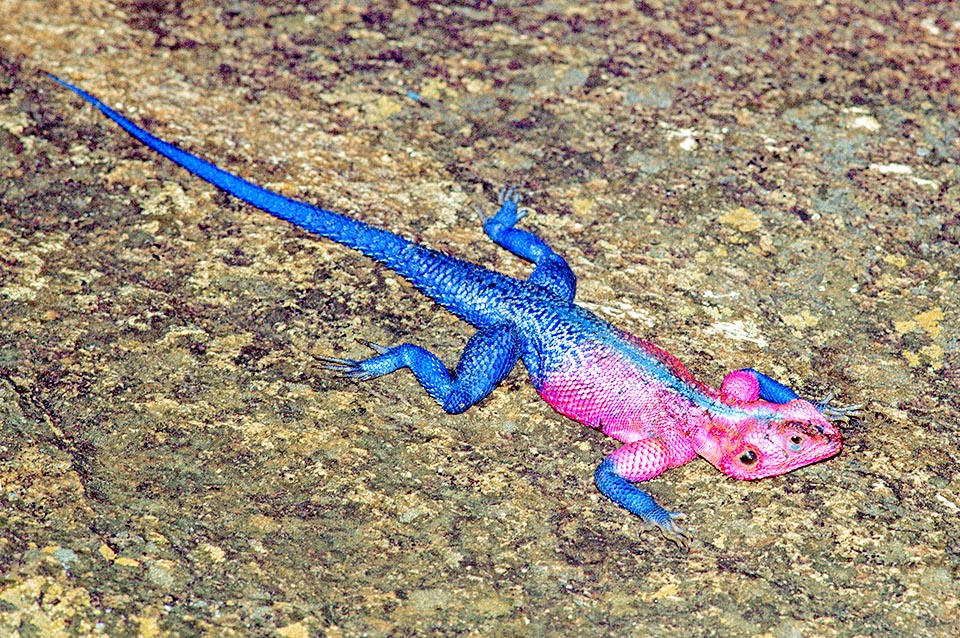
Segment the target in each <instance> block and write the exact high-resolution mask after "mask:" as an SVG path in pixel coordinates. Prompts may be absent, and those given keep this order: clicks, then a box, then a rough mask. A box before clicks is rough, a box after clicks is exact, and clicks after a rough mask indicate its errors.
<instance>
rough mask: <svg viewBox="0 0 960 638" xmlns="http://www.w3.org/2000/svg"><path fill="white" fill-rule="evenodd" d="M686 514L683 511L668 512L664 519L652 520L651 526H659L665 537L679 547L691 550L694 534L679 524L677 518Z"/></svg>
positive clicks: (684, 516)
mask: <svg viewBox="0 0 960 638" xmlns="http://www.w3.org/2000/svg"><path fill="white" fill-rule="evenodd" d="M686 517H687V516H686V514H683V513H681V512H666V516H665V517H663V518H662V520H658V521H650V523H649V527H650V528H657V529H659V530H660V533H661V534H663V537H664V538H666V539H667V540H668V541H673V542H674V543H676V544H677V547H680V548H681V549H685V550H688V551H689V550H690V541H691V540H693V534H691V533H690V532H689V531H687V530H686V529H684V528H683V527H680V526H679V525H677V519H681V518H686Z"/></svg>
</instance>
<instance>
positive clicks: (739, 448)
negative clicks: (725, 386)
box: [695, 399, 842, 480]
mask: <svg viewBox="0 0 960 638" xmlns="http://www.w3.org/2000/svg"><path fill="white" fill-rule="evenodd" d="M740 407H742V408H748V410H747V411H748V412H750V411H751V410H749V408H750V407H755V408H757V410H756V416H751V417H749V418H743V417H742V416H740V417H737V418H736V419H735V420H728V419H725V418H723V417H715V418H714V420H713V422H712V423H711V427H710V429H709V433H706V434H705V436H704V435H701V436H698V437H695V438H696V439H697V443H698V444H696V445H695V447H696V448H698V449H697V452H698V453H699V454H700V455H701V456H703V457H704V458H705V459H707V460H708V461H710V463H712V464H713V465H714V466H716V468H717V469H718V470H720V471H721V472H723V473H724V474H726V475H727V476H732V477H733V478H737V479H748V480H749V479H759V478H766V477H768V476H778V475H780V474H786V473H787V472H792V471H793V470H795V469H797V468H799V467H803V466H805V465H810V464H811V463H816V462H817V461H822V460H823V459H826V458H829V457H831V456H833V455H834V454H836V453H837V452H839V451H840V447H841V445H842V437H841V436H840V431H839V430H838V429H837V427H836V426H835V425H833V424H832V423H830V421H828V420H827V419H826V418H825V417H824V416H823V414H821V413H820V411H819V410H817V408H815V407H814V406H813V404H812V403H810V402H809V401H804V400H802V399H795V400H793V401H790V402H788V403H784V404H779V405H777V404H772V403H767V402H765V401H756V402H752V404H745V405H741V406H740ZM771 412H772V413H773V414H772V415H771Z"/></svg>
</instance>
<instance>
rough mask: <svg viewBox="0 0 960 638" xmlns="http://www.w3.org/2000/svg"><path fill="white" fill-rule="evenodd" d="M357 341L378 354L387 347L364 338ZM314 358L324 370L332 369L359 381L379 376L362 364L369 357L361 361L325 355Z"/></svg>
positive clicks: (382, 352) (384, 351) (383, 351)
mask: <svg viewBox="0 0 960 638" xmlns="http://www.w3.org/2000/svg"><path fill="white" fill-rule="evenodd" d="M357 342H358V343H361V344H363V345H365V346H367V347H368V348H370V349H371V350H373V351H374V352H376V353H377V354H378V355H381V354H384V353H386V352H387V348H385V347H383V346H381V345H380V344H378V343H373V342H372V341H366V340H365V339H357ZM315 358H316V359H317V361H319V362H320V365H321V366H322V367H323V368H324V369H325V370H333V371H334V372H339V373H340V374H342V375H343V376H345V377H349V378H351V379H357V380H359V381H369V380H370V379H374V378H376V377H378V376H380V375H378V374H376V373H375V372H373V371H372V370H369V369H367V368H366V367H365V366H364V364H365V363H366V362H367V361H369V359H368V360H364V361H361V360H357V359H341V358H339V357H325V356H318V357H315Z"/></svg>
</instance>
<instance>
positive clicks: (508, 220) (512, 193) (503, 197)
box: [483, 186, 530, 240]
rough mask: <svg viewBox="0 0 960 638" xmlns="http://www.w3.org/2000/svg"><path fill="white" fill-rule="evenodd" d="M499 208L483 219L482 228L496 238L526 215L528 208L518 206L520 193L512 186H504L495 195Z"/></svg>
mask: <svg viewBox="0 0 960 638" xmlns="http://www.w3.org/2000/svg"><path fill="white" fill-rule="evenodd" d="M497 203H498V204H500V209H499V210H498V211H497V212H496V214H495V215H494V216H493V217H487V218H485V219H484V220H483V228H484V230H485V231H486V232H487V234H488V235H490V237H491V238H493V239H494V240H496V239H497V238H498V237H500V235H501V234H502V233H503V232H504V231H505V230H507V229H508V228H513V227H514V226H515V225H516V223H517V222H518V221H520V220H521V219H523V218H524V217H526V216H527V213H528V212H530V209H529V208H520V206H519V204H520V193H518V192H517V189H516V188H514V187H513V186H504V187H503V188H502V189H501V190H500V194H499V195H497Z"/></svg>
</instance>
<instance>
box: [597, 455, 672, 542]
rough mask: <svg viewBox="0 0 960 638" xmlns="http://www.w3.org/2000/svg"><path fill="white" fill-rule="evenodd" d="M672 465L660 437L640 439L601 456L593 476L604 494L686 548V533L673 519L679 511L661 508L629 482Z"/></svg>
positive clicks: (640, 479) (641, 479)
mask: <svg viewBox="0 0 960 638" xmlns="http://www.w3.org/2000/svg"><path fill="white" fill-rule="evenodd" d="M673 465H675V464H671V462H670V454H669V451H668V450H667V446H666V445H665V444H664V442H663V441H662V440H661V439H659V438H649V439H640V440H639V441H634V442H632V443H628V444H626V445H624V446H623V447H621V448H618V449H617V450H615V451H614V452H613V453H612V454H610V455H609V456H608V457H607V458H605V459H604V460H603V463H601V464H600V466H599V467H597V471H596V472H594V475H593V478H594V480H595V481H596V483H597V488H598V489H599V490H600V492H601V493H602V494H603V495H604V496H606V497H607V498H609V499H610V500H611V501H613V502H614V503H616V504H617V505H619V506H620V507H623V508H624V509H626V510H627V511H629V512H631V513H632V514H635V515H637V516H639V517H640V518H642V519H643V520H644V521H646V522H647V523H650V524H652V525H656V526H657V527H659V528H660V532H661V533H662V534H663V535H664V537H666V538H667V539H668V540H671V541H673V542H675V543H676V544H677V545H679V546H681V547H684V548H687V547H689V546H690V533H689V532H688V531H687V530H685V529H683V528H682V527H680V526H679V525H677V523H676V519H677V518H680V517H682V516H683V514H680V513H678V512H669V511H667V510H665V509H664V508H662V507H660V506H659V505H658V504H657V502H656V501H654V500H653V497H652V496H650V495H649V494H647V493H646V492H644V491H643V490H641V489H640V488H638V487H637V486H635V485H633V483H635V482H639V481H646V480H649V479H652V478H653V477H655V476H658V475H660V474H661V473H663V472H664V471H665V470H667V469H669V468H670V467H672V466H673Z"/></svg>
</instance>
